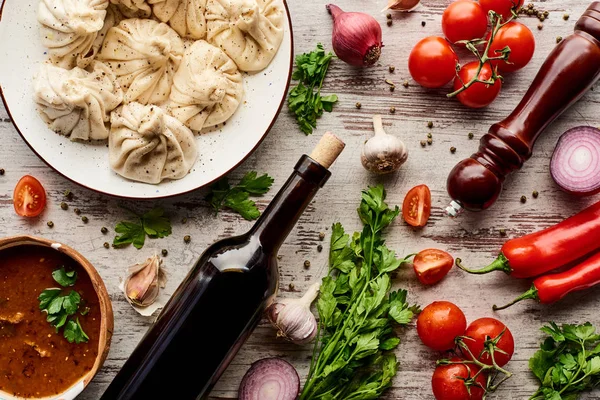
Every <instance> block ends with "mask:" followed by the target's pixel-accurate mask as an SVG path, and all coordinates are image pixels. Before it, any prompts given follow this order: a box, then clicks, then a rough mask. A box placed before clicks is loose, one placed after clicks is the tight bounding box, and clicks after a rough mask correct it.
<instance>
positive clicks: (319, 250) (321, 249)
mask: <svg viewBox="0 0 600 400" xmlns="http://www.w3.org/2000/svg"><path fill="white" fill-rule="evenodd" d="M317 251H318V252H319V253H320V252H322V251H323V246H322V245H318V246H317Z"/></svg>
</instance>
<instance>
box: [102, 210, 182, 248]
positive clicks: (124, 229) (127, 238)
mask: <svg viewBox="0 0 600 400" xmlns="http://www.w3.org/2000/svg"><path fill="white" fill-rule="evenodd" d="M136 216H137V221H135V222H131V221H121V222H119V223H118V224H117V226H116V227H115V232H117V233H119V234H120V235H118V236H115V238H114V240H113V245H114V246H117V247H119V246H125V245H128V244H133V247H135V248H136V249H141V248H142V247H144V243H145V242H146V236H148V237H149V238H152V239H157V238H164V237H167V236H169V235H170V234H171V232H172V229H171V221H170V220H169V218H167V217H166V216H165V212H164V210H163V209H162V208H160V207H156V208H153V209H152V210H150V211H148V212H147V213H145V214H143V215H137V214H136Z"/></svg>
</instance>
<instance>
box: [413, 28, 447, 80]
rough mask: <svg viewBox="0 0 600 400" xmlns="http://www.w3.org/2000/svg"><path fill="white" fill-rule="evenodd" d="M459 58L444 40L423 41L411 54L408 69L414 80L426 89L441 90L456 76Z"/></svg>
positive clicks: (438, 38) (431, 38)
mask: <svg viewBox="0 0 600 400" xmlns="http://www.w3.org/2000/svg"><path fill="white" fill-rule="evenodd" d="M457 62H458V56H457V55H456V53H455V52H454V50H453V49H452V46H450V43H448V41H447V40H446V39H444V38H441V37H437V36H430V37H426V38H425V39H422V40H421V41H420V42H419V43H417V44H416V45H415V47H414V48H413V49H412V51H411V52H410V56H409V58H408V69H409V71H410V75H411V76H412V78H413V79H414V80H415V81H416V82H417V83H418V84H419V85H421V86H423V87H426V88H439V87H442V86H444V85H445V84H447V83H448V82H450V81H451V80H452V79H453V78H454V76H455V75H456V63H457Z"/></svg>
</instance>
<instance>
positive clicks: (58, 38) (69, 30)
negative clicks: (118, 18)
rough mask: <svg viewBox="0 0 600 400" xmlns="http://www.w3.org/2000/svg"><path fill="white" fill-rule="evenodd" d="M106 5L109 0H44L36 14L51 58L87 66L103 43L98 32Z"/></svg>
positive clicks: (60, 63) (58, 62)
mask: <svg viewBox="0 0 600 400" xmlns="http://www.w3.org/2000/svg"><path fill="white" fill-rule="evenodd" d="M107 7H108V0H41V1H40V2H39V5H38V16H37V17H38V21H39V23H40V24H41V35H42V44H43V45H44V46H45V47H47V48H48V53H49V55H50V61H52V63H53V64H55V65H58V66H60V67H63V68H67V69H70V68H73V67H75V66H78V67H81V68H85V67H87V66H88V65H89V64H90V62H91V61H92V59H93V58H94V56H95V54H96V52H97V51H98V48H99V47H100V45H101V43H102V41H101V38H100V40H98V33H99V32H100V31H101V30H103V27H105V24H104V19H105V17H106V9H107ZM107 29H108V26H106V30H107Z"/></svg>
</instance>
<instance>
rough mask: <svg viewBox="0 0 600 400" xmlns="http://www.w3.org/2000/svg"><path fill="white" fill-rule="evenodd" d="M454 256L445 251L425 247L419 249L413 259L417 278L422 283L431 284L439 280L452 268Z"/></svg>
mask: <svg viewBox="0 0 600 400" xmlns="http://www.w3.org/2000/svg"><path fill="white" fill-rule="evenodd" d="M453 265H454V258H453V257H452V256H451V255H450V254H448V253H446V252H445V251H442V250H438V249H427V250H423V251H421V252H420V253H419V254H417V255H416V256H415V259H414V260H413V268H414V269H415V273H416V274H417V278H419V280H420V281H421V283H422V284H424V285H433V284H434V283H437V282H439V281H441V280H442V279H443V278H444V277H445V276H446V275H447V274H448V272H449V271H450V269H452V266H453Z"/></svg>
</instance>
